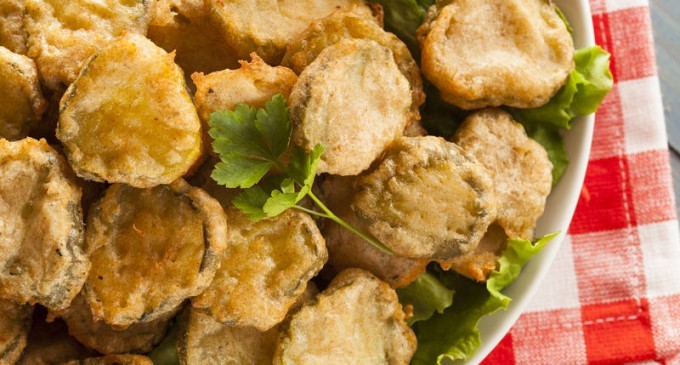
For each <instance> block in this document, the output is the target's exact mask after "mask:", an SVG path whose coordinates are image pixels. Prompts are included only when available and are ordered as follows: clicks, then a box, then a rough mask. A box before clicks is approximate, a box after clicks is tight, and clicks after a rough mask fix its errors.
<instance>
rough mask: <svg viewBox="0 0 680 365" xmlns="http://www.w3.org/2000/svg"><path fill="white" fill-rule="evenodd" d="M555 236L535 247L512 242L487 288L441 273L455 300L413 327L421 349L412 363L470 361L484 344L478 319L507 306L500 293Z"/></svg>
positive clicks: (520, 241) (505, 299) (428, 363)
mask: <svg viewBox="0 0 680 365" xmlns="http://www.w3.org/2000/svg"><path fill="white" fill-rule="evenodd" d="M556 235H557V233H553V234H549V235H546V236H545V237H543V238H541V239H539V240H538V241H537V242H536V243H534V244H532V243H531V242H530V241H528V240H524V239H509V240H508V247H507V248H506V249H505V250H504V251H503V253H502V254H501V258H500V259H499V268H498V270H497V271H494V272H492V273H491V275H490V276H489V279H488V280H487V282H486V285H485V286H484V285H480V284H478V283H475V282H474V281H471V280H469V279H466V278H464V277H462V276H460V275H458V274H455V273H451V272H441V273H440V275H441V277H440V281H441V282H442V283H444V284H445V285H446V286H448V287H449V288H451V289H453V290H455V292H456V296H455V300H454V301H453V304H452V305H451V306H450V307H448V308H447V309H445V310H444V313H441V314H434V315H432V317H431V318H430V319H428V320H426V321H421V322H416V323H415V324H414V325H413V330H414V331H415V333H416V336H417V338H418V350H417V351H416V354H415V355H414V357H413V359H412V360H411V364H413V365H421V364H423V365H425V364H427V365H430V364H435V363H436V364H442V363H443V361H444V359H449V360H467V359H469V358H470V356H472V355H473V354H474V353H475V351H477V349H478V348H479V346H480V345H481V339H480V335H479V329H478V328H477V324H478V322H479V320H480V319H481V318H482V317H484V316H486V315H489V314H492V313H494V312H496V311H497V310H499V309H506V308H507V307H508V304H509V303H510V298H509V297H507V296H506V295H504V294H503V293H501V290H503V289H504V288H505V287H507V286H508V285H510V283H512V282H513V281H514V280H515V279H516V278H517V276H518V275H519V273H520V271H521V269H522V266H523V265H524V264H525V263H526V262H527V261H529V259H531V258H532V257H533V256H534V255H536V254H537V253H538V252H539V251H540V250H541V249H542V248H543V247H544V246H545V245H546V244H547V243H548V242H549V241H550V240H552V239H553V238H554V237H555V236H556Z"/></svg>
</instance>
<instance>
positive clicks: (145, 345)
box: [56, 295, 176, 354]
mask: <svg viewBox="0 0 680 365" xmlns="http://www.w3.org/2000/svg"><path fill="white" fill-rule="evenodd" d="M175 313H176V311H171V312H170V313H168V314H166V315H164V316H162V317H160V318H158V319H156V320H153V321H151V322H148V323H137V324H132V325H130V327H128V328H127V329H125V330H122V331H117V330H115V329H114V328H113V327H111V326H109V325H107V324H106V323H104V322H103V321H97V320H95V319H94V318H93V316H92V311H91V310H90V306H89V305H88V304H87V301H85V298H84V297H83V296H82V295H78V296H77V297H76V298H75V299H74V300H73V302H72V303H71V306H70V307H69V308H68V309H66V310H64V311H62V312H59V313H56V314H57V315H58V316H59V317H61V318H62V319H63V320H64V322H66V325H67V326H68V333H69V334H70V335H71V336H73V337H74V338H75V339H76V340H78V342H80V343H82V344H83V345H85V346H87V347H88V348H91V349H93V350H96V351H97V352H99V353H102V354H122V353H129V352H131V353H147V352H149V351H151V350H152V349H153V347H154V346H155V345H157V344H158V343H159V342H160V341H161V340H162V339H163V336H165V333H166V332H167V330H168V324H169V322H170V319H171V318H172V317H174V315H175Z"/></svg>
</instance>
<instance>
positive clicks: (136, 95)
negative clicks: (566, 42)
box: [57, 33, 202, 188]
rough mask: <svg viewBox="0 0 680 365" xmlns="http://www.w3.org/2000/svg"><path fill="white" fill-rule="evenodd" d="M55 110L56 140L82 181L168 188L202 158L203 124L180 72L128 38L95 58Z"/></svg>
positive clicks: (155, 50) (159, 53)
mask: <svg viewBox="0 0 680 365" xmlns="http://www.w3.org/2000/svg"><path fill="white" fill-rule="evenodd" d="M60 109H61V115H60V117H59V123H58V125H57V138H59V140H60V141H61V142H62V143H63V144H64V147H65V152H66V156H67V157H68V159H69V162H70V163H71V166H72V167H73V169H74V170H75V171H76V173H77V174H78V176H80V177H83V178H85V179H88V180H94V181H100V182H101V181H106V182H109V183H125V184H128V185H131V186H134V187H138V188H146V187H153V186H157V185H160V184H169V183H171V182H173V181H175V180H176V179H177V178H179V177H181V176H183V175H184V174H186V173H187V172H188V171H189V170H190V169H191V168H192V167H193V165H194V164H196V163H197V161H198V160H199V158H200V157H201V153H202V142H201V122H200V120H199V119H198V115H197V113H196V108H195V107H194V104H193V103H192V101H191V97H190V96H189V93H188V92H187V89H186V84H185V82H184V76H183V74H182V70H181V69H180V68H179V67H177V65H175V63H174V62H173V56H172V54H167V53H165V51H163V50H162V49H161V48H159V47H157V46H156V45H154V44H153V43H152V42H151V41H149V40H148V39H146V38H144V37H142V36H140V35H136V34H132V33H129V34H126V35H125V36H123V37H121V38H119V39H118V40H117V41H116V42H114V43H112V44H111V45H109V46H108V47H106V48H104V49H103V50H101V51H100V52H99V53H97V54H96V55H95V56H93V57H92V58H91V60H90V61H89V63H87V65H86V66H85V67H84V68H83V72H82V73H81V74H80V75H79V76H78V79H77V80H76V81H75V82H74V83H73V84H72V85H71V86H70V87H69V89H68V90H67V91H66V93H65V94H64V97H63V98H62V99H61V104H60Z"/></svg>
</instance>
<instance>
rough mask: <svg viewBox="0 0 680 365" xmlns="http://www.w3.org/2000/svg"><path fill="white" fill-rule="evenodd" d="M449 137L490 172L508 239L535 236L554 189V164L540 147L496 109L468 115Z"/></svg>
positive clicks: (500, 216) (509, 117)
mask: <svg viewBox="0 0 680 365" xmlns="http://www.w3.org/2000/svg"><path fill="white" fill-rule="evenodd" d="M453 140H454V141H455V142H456V143H458V145H460V146H461V147H462V148H463V150H465V152H466V153H467V154H469V155H471V156H473V157H474V158H475V159H477V161H479V162H480V163H481V164H482V165H484V167H486V169H487V170H488V171H489V173H490V174H491V177H492V179H493V184H494V189H495V190H496V198H497V200H498V218H497V219H498V221H497V223H498V225H500V226H501V227H503V229H505V233H506V234H507V235H508V237H511V238H517V237H520V238H524V239H531V238H533V232H534V226H536V221H537V220H538V218H539V217H540V216H541V215H542V214H543V209H544V208H545V202H546V198H547V197H548V194H550V190H551V188H552V173H551V172H552V164H551V163H550V160H549V159H548V153H547V152H546V151H545V149H544V148H543V146H541V145H540V144H539V143H538V142H536V141H534V140H533V139H531V138H529V137H527V134H526V132H525V131H524V127H523V126H522V125H521V124H519V123H517V122H516V121H514V120H513V119H512V116H510V114H508V113H507V112H505V111H503V110H500V109H486V110H482V111H479V112H476V113H474V114H472V115H470V116H469V117H468V118H467V119H466V120H465V122H464V123H463V124H462V125H461V127H460V128H459V129H458V131H457V132H456V134H455V136H454V137H453Z"/></svg>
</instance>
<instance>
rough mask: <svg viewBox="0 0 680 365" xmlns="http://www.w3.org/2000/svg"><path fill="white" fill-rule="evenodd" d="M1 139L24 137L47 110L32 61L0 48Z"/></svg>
mask: <svg viewBox="0 0 680 365" xmlns="http://www.w3.org/2000/svg"><path fill="white" fill-rule="evenodd" d="M0 95H2V96H1V97H0V138H5V139H8V140H17V139H21V138H24V137H26V136H27V135H28V132H29V131H30V130H31V129H32V128H33V127H34V126H35V125H36V124H37V123H38V122H39V121H40V118H41V117H42V114H43V112H44V111H45V109H46V108H47V102H46V101H45V99H44V98H43V95H42V91H41V90H40V82H39V81H38V72H37V71H36V68H35V63H33V60H31V59H30V58H28V57H26V56H22V55H19V54H16V53H12V52H10V51H9V50H8V49H7V48H4V47H0Z"/></svg>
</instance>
